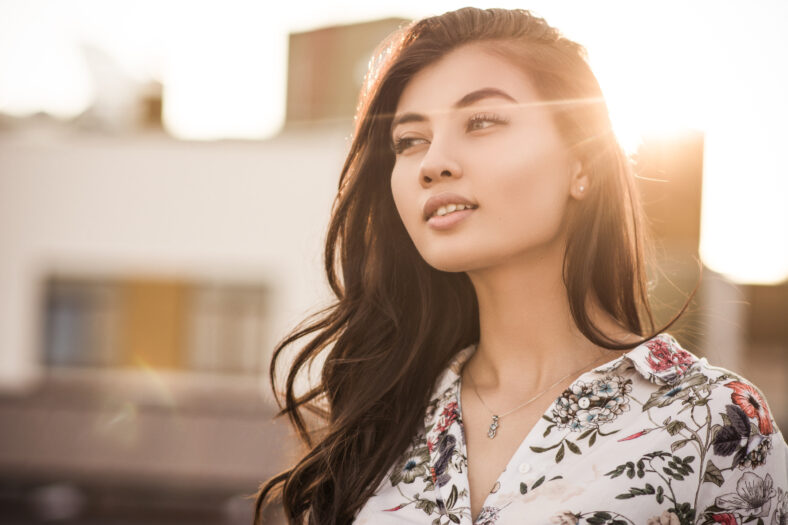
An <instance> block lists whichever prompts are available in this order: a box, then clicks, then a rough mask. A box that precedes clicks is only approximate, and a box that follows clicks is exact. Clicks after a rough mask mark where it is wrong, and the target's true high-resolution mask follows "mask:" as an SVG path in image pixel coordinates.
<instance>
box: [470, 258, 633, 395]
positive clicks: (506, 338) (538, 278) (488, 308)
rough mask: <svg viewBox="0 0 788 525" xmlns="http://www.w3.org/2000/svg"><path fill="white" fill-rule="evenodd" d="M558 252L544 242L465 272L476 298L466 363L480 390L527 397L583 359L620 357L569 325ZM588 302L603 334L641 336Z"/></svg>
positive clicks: (624, 337) (596, 361)
mask: <svg viewBox="0 0 788 525" xmlns="http://www.w3.org/2000/svg"><path fill="white" fill-rule="evenodd" d="M562 256H563V252H562V250H559V249H552V250H551V249H550V248H546V249H545V250H544V251H542V252H541V253H539V254H538V255H534V254H532V253H531V254H528V255H526V256H522V257H520V258H518V259H511V260H508V261H506V262H505V263H504V264H500V265H497V266H495V267H493V268H485V269H484V270H479V271H473V272H469V273H468V275H469V277H470V279H471V282H472V283H473V286H474V288H475V291H476V296H477V299H478V303H479V323H480V338H479V345H478V348H477V350H476V352H475V353H474V355H473V356H472V357H471V359H470V360H469V361H468V363H466V368H467V369H468V370H470V372H471V375H472V376H473V381H474V383H475V384H476V385H477V388H478V389H479V390H480V391H485V390H486V391H487V392H488V393H490V394H491V395H495V393H496V392H506V393H508V394H514V395H520V396H523V395H527V394H528V393H529V392H534V391H538V390H540V389H543V388H545V387H547V386H549V385H550V384H551V383H552V382H554V381H556V380H557V379H559V378H561V377H562V376H564V375H565V374H567V373H569V372H571V371H573V370H575V369H577V368H578V367H581V366H583V365H584V364H586V365H587V367H584V368H588V369H590V368H593V366H594V365H598V364H601V363H604V362H606V361H608V360H612V359H615V358H617V357H618V356H620V355H621V353H620V351H615V350H608V349H606V348H604V347H601V346H597V345H595V344H594V343H592V342H591V341H589V340H588V339H587V338H586V337H585V336H584V335H583V334H582V333H581V332H580V330H579V329H578V328H577V326H576V325H575V323H574V320H573V318H572V315H571V311H570V307H569V300H568V298H567V293H566V287H565V286H564V284H563V281H562V278H561V262H562V261H561V258H562ZM587 305H588V308H589V310H588V311H589V316H590V318H591V320H592V321H593V322H594V323H595V324H596V325H597V326H598V327H599V328H600V329H602V331H603V332H604V333H606V334H608V335H610V336H613V337H617V338H620V339H622V340H624V341H627V342H630V341H636V340H638V339H639V337H638V336H637V335H636V334H632V333H631V332H629V331H627V330H625V329H623V328H622V327H621V326H620V325H619V324H618V323H617V322H616V321H615V319H613V318H612V316H610V315H609V314H607V313H606V312H604V311H603V310H602V309H601V308H600V307H599V306H598V305H597V303H596V302H594V301H593V300H589V301H588V302H587ZM583 371H585V370H584V369H581V372H583Z"/></svg>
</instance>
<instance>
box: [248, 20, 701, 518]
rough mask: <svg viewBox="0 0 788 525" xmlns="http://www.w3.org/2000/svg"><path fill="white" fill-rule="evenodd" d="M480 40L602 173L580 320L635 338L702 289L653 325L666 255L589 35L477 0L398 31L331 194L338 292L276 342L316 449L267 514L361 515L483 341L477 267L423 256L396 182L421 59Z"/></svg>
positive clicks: (576, 236) (275, 486)
mask: <svg viewBox="0 0 788 525" xmlns="http://www.w3.org/2000/svg"><path fill="white" fill-rule="evenodd" d="M469 43H474V44H478V45H483V46H485V48H486V49H488V50H489V51H490V52H493V53H498V54H499V55H500V56H503V57H505V58H506V59H508V60H510V61H511V62H512V63H513V64H516V65H517V66H520V67H522V68H523V70H524V71H525V72H526V73H527V74H528V75H529V78H530V79H531V80H532V81H533V84H534V86H535V87H536V89H537V92H538V93H539V95H540V97H541V98H542V99H543V100H544V101H545V102H547V103H548V107H550V108H551V111H552V114H553V117H554V119H555V122H556V124H557V126H558V129H559V131H560V133H561V135H562V137H563V139H564V140H565V142H566V144H567V146H568V147H569V148H571V149H572V150H573V151H574V152H575V154H576V155H577V156H578V157H577V158H578V159H580V160H581V162H582V165H583V169H584V172H585V173H587V174H588V175H589V178H590V185H589V186H590V187H589V189H588V190H587V191H588V195H587V197H586V198H585V199H583V200H581V201H580V202H579V205H578V206H577V207H575V209H572V210H570V211H569V212H568V213H570V216H569V217H567V220H568V223H567V224H568V238H567V247H566V252H565V255H564V261H563V279H564V283H565V286H566V292H567V297H568V300H569V304H570V305H571V313H572V316H573V318H574V321H575V323H576V325H577V327H578V328H579V330H580V331H581V332H582V333H583V334H584V335H585V336H586V337H587V338H588V339H589V340H590V341H592V342H594V343H595V344H597V345H599V346H603V347H605V348H608V349H616V350H628V349H631V348H634V347H635V346H637V345H639V344H641V343H642V342H644V341H647V340H648V339H650V338H652V337H654V336H655V335H657V334H658V333H660V332H662V331H664V330H666V329H667V328H669V327H670V326H671V325H672V324H673V323H674V322H675V321H676V320H677V319H678V318H679V317H680V316H681V315H682V314H683V313H684V310H686V308H687V306H688V305H689V303H690V301H691V299H692V297H693V296H694V295H695V292H696V291H697V289H698V286H696V287H695V290H693V292H692V294H691V295H690V296H689V298H688V299H687V301H686V303H685V304H684V306H683V307H682V308H681V310H680V311H679V312H678V314H676V315H675V317H673V319H671V320H670V322H668V323H667V324H666V325H664V326H662V327H660V328H658V329H655V323H654V318H653V314H652V310H651V307H650V306H649V300H648V291H649V286H648V280H647V275H646V264H647V262H648V263H650V262H651V258H652V257H653V252H652V248H651V247H650V246H651V243H650V241H647V234H648V231H647V226H648V224H647V222H646V221H645V218H644V215H643V212H642V208H641V204H640V201H639V199H638V194H637V191H636V188H635V181H634V169H633V166H632V163H631V162H630V160H629V159H628V158H627V157H626V155H625V154H624V152H623V151H622V149H621V147H620V145H619V143H618V142H617V140H616V137H615V136H614V134H613V130H612V126H611V122H610V118H609V116H608V111H607V107H606V104H605V102H604V99H603V98H602V92H601V89H600V87H599V84H598V82H597V80H596V78H595V76H594V74H593V73H592V71H591V69H590V67H589V65H588V62H587V57H586V52H585V49H584V48H583V47H582V46H580V45H579V44H577V43H575V42H573V41H571V40H569V39H567V38H565V37H563V36H562V35H561V34H560V33H559V32H558V31H557V30H556V29H554V28H553V27H551V26H549V25H548V24H547V23H546V22H545V21H544V20H543V19H542V18H539V17H537V16H534V15H533V14H531V13H530V12H529V11H526V10H522V9H516V10H503V9H484V10H482V9H475V8H464V9H460V10H457V11H452V12H449V13H445V14H443V15H440V16H434V17H430V18H426V19H423V20H420V21H416V22H413V23H411V24H410V25H407V26H406V27H403V28H401V29H399V30H397V31H395V32H394V33H393V34H392V35H390V36H389V37H388V38H387V39H386V40H385V41H384V42H383V43H382V44H381V45H380V46H379V47H378V49H377V50H376V52H375V55H374V57H373V59H372V60H371V61H370V68H369V70H368V72H367V75H366V78H365V80H364V84H363V87H362V91H361V95H360V98H359V104H358V108H357V112H356V119H355V131H354V135H353V141H352V144H351V147H350V151H349V153H348V156H347V159H346V161H345V164H344V166H343V168H342V172H341V176H340V179H339V186H338V192H337V195H336V198H335V200H334V205H333V207H332V213H331V219H330V225H329V229H328V232H327V237H326V243H325V252H324V262H325V271H326V275H327V278H328V283H329V285H330V286H331V289H332V290H333V293H334V295H335V296H336V300H335V301H334V302H333V303H332V304H331V305H330V306H328V307H326V308H324V309H322V310H320V311H318V312H317V313H315V314H314V315H312V316H310V317H309V318H307V319H306V320H304V321H303V322H302V323H300V324H299V325H298V326H297V327H295V328H294V329H293V330H292V331H291V332H290V333H289V334H288V335H287V336H286V337H284V339H282V340H281V341H280V342H279V343H278V344H277V345H276V347H275V349H274V353H273V357H272V360H271V367H270V381H271V386H272V388H273V390H274V393H275V397H276V399H277V403H278V404H279V409H280V410H279V412H278V414H277V417H279V416H282V415H285V414H286V415H287V416H288V417H289V419H290V421H291V423H292V425H293V426H294V428H295V429H296V430H297V433H298V436H299V438H300V439H301V441H302V444H303V445H304V449H305V453H304V454H303V456H302V457H301V458H300V459H299V460H298V461H297V462H296V463H295V465H294V466H292V468H288V469H287V470H285V471H284V472H281V473H280V474H278V475H276V476H274V477H273V478H271V479H269V480H268V481H267V482H265V483H263V484H262V485H261V486H260V488H259V491H258V492H257V495H256V505H255V524H259V523H260V521H261V516H262V509H263V507H264V506H265V505H266V504H268V503H270V502H271V501H272V500H278V501H280V502H281V505H282V507H283V509H284V513H285V516H286V518H287V520H288V523H290V524H295V523H297V524H303V523H309V524H320V525H333V524H344V523H350V522H352V521H353V518H354V516H355V515H356V514H357V512H358V511H359V510H360V509H361V507H362V506H363V504H364V503H365V502H366V501H367V500H368V499H369V497H370V496H372V495H373V493H374V492H375V490H376V488H377V487H378V486H379V484H380V483H381V482H382V480H383V477H384V476H385V475H386V473H387V471H388V470H389V468H390V467H391V465H393V464H394V463H395V462H396V460H397V458H398V457H399V456H400V455H401V454H402V453H404V451H405V449H406V448H407V446H408V444H409V442H410V440H411V439H412V437H413V435H415V433H416V432H417V429H418V428H419V426H420V425H423V417H424V411H425V409H426V406H427V403H428V401H429V396H430V394H431V390H432V388H433V386H434V382H435V380H436V379H437V377H438V375H439V373H440V372H441V371H442V370H443V369H444V368H445V367H446V366H447V365H448V362H449V360H450V359H451V358H452V357H453V356H454V354H455V353H456V352H457V351H458V350H460V349H462V348H464V347H466V346H467V345H469V344H472V343H475V342H477V341H478V339H479V311H478V303H477V299H476V295H475V292H474V289H473V286H472V285H471V282H470V279H469V278H468V276H467V274H465V273H463V272H459V273H451V272H443V271H439V270H436V269H435V268H433V267H431V266H430V265H429V264H427V263H426V262H425V261H424V259H423V258H422V257H421V255H420V254H419V253H418V251H417V250H416V247H415V245H414V244H413V242H412V241H411V239H410V237H409V236H408V233H407V231H406V230H405V227H404V225H403V223H402V221H401V219H400V217H399V215H398V213H397V210H396V208H395V205H394V200H393V197H392V193H391V188H390V175H391V172H392V169H393V166H394V153H393V151H392V148H391V145H390V137H389V127H390V124H391V120H392V116H393V114H394V112H395V110H396V107H397V103H398V100H399V97H400V94H401V93H402V91H403V89H404V87H405V86H406V84H407V83H408V81H409V80H410V79H411V78H412V77H413V76H414V74H416V73H417V72H419V71H420V70H421V69H422V68H424V67H425V66H428V65H430V64H432V63H434V62H436V61H437V60H440V59H441V57H443V56H445V55H446V54H447V53H448V52H450V51H452V50H455V49H457V48H458V47H460V46H463V45H466V44H469ZM524 227H527V226H524ZM340 276H341V277H340ZM698 283H700V281H698ZM589 294H593V296H595V298H596V299H597V300H598V302H599V304H600V305H601V306H602V307H603V308H604V309H605V310H606V311H607V312H609V313H610V314H611V315H612V316H613V318H614V319H616V320H617V321H618V322H619V324H620V325H621V326H623V327H625V328H627V329H628V330H629V331H630V332H633V333H636V334H638V335H640V336H641V337H642V338H643V339H642V340H641V341H639V342H635V343H629V344H625V343H623V342H620V341H617V340H615V339H613V338H611V337H609V336H608V335H606V334H605V333H603V332H602V331H601V330H600V329H599V328H598V327H597V326H595V325H594V324H593V322H592V321H591V319H590V318H589V315H588V312H587V310H586V304H587V303H586V300H587V298H588V297H589ZM646 323H647V327H646V326H645V325H646ZM306 336H312V337H311V338H310V339H309V340H308V341H307V342H306V343H305V344H304V345H303V348H301V349H300V351H298V352H297V353H296V355H295V356H294V359H293V360H292V362H291V363H290V368H289V370H288V373H287V379H286V383H285V387H284V392H281V393H280V392H277V391H276V384H277V380H276V368H277V362H278V361H279V360H280V359H281V358H282V356H283V351H284V350H285V348H286V347H288V346H290V345H292V344H293V343H295V342H296V341H297V340H299V339H301V338H304V337H306ZM317 359H324V364H323V366H322V369H321V375H320V380H319V382H317V384H316V386H312V385H310V387H309V388H307V389H306V392H304V393H301V394H297V393H296V391H295V390H296V388H295V387H296V385H297V384H298V381H297V377H299V375H301V374H303V373H308V372H309V370H310V368H311V365H312V364H313V363H314V362H315V361H316V360H317Z"/></svg>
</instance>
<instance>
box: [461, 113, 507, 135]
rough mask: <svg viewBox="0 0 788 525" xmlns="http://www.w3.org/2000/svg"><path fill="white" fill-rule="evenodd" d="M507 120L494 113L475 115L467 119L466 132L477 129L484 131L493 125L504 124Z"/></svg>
mask: <svg viewBox="0 0 788 525" xmlns="http://www.w3.org/2000/svg"><path fill="white" fill-rule="evenodd" d="M507 122H509V120H508V119H506V118H504V117H502V116H500V115H498V114H496V113H476V114H475V115H473V116H472V117H471V118H469V119H468V127H467V129H468V131H476V130H479V129H486V128H489V127H490V126H494V125H495V124H506V123H507Z"/></svg>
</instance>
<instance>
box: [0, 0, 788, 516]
mask: <svg viewBox="0 0 788 525" xmlns="http://www.w3.org/2000/svg"><path fill="white" fill-rule="evenodd" d="M328 4H331V5H328ZM465 5H468V4H464V3H460V2H451V1H434V2H424V1H418V2H417V1H410V0H406V1H399V2H396V3H395V2H366V3H357V4H354V3H348V2H331V3H326V2H323V3H308V2H298V1H296V2H288V3H286V4H280V5H277V6H276V7H272V6H271V5H270V4H267V3H264V2H262V1H259V2H253V1H248V2H240V1H227V0H225V1H222V2H219V1H213V2H207V1H201V2H186V1H172V0H170V1H167V0H158V1H155V2H154V1H139V0H138V1H135V2H128V1H125V2H124V1H99V0H92V1H89V0H83V1H77V0H62V1H50V2H45V1H40V0H28V1H9V0H4V1H3V0H0V522H2V523H18V524H23V523H24V524H26V523H43V522H56V523H74V524H77V523H78V524H94V523H96V524H98V523H113V524H115V523H117V524H121V523H122V524H138V523H146V524H169V523H186V522H188V523H190V524H192V525H197V524H203V523H206V524H207V523H217V524H236V523H239V524H240V523H250V521H251V515H252V513H251V504H252V500H250V499H249V498H248V496H249V495H252V494H254V492H255V491H256V488H257V485H258V484H259V483H260V482H262V481H264V480H266V479H268V477H270V476H271V475H273V474H275V473H276V472H278V471H279V470H281V469H282V468H284V467H285V466H287V465H288V464H289V463H290V462H291V461H293V460H294V459H295V457H296V454H297V452H298V451H297V449H296V441H295V439H294V437H293V433H292V431H291V429H290V428H289V427H288V425H287V421H284V420H281V419H280V420H273V419H272V417H273V415H274V413H275V412H276V410H275V404H274V402H273V397H272V394H271V391H270V386H269V383H268V379H267V373H268V363H269V360H270V357H271V350H272V348H273V346H274V345H275V343H276V342H277V341H279V339H280V338H281V337H283V336H284V335H285V334H286V332H287V331H288V330H289V329H290V328H292V327H293V326H294V325H295V324H296V323H298V322H299V321H301V320H302V319H303V318H304V317H305V316H306V315H308V314H309V313H312V312H314V311H316V310H317V309H318V308H320V307H322V306H326V305H327V304H328V303H329V301H330V299H331V296H330V294H329V290H328V287H327V284H326V281H325V278H324V276H323V273H322V270H321V268H322V248H323V240H324V235H325V230H326V226H327V223H328V217H329V211H330V206H331V202H332V199H333V197H334V193H335V191H336V188H337V183H338V178H339V172H340V169H341V167H342V163H343V161H344V155H345V153H346V152H347V149H348V146H349V139H350V134H351V131H352V117H353V110H354V108H355V104H356V101H357V96H358V91H359V89H360V85H361V80H362V77H363V75H364V72H365V70H366V67H367V63H368V61H369V59H370V56H371V53H372V51H373V49H374V48H375V46H376V45H377V44H378V43H379V42H380V41H381V40H382V39H383V38H384V37H385V36H386V35H387V34H389V33H390V32H391V31H393V30H394V29H396V28H397V27H399V26H400V25H401V24H403V23H405V22H407V21H408V20H410V19H413V18H420V17H422V16H427V15H431V14H439V13H442V12H444V11H447V10H451V9H456V8H459V7H463V6H465ZM472 5H475V6H477V7H524V8H528V9H531V10H533V11H534V12H536V13H537V14H539V15H541V16H544V17H545V18H546V19H547V21H548V22H549V23H551V24H552V25H554V26H556V27H558V28H559V29H561V30H562V31H563V32H564V33H565V34H566V35H567V36H569V37H570V38H573V39H575V40H577V41H579V42H580V43H582V44H584V45H585V46H586V47H587V49H588V51H589V57H590V61H591V65H592V67H593V69H594V71H595V72H596V74H597V76H598V78H599V80H600V83H601V84H602V88H603V90H604V92H605V95H606V98H607V101H608V105H609V107H610V111H611V116H612V118H613V121H614V124H615V128H616V132H617V134H618V136H619V137H620V140H621V142H622V144H623V145H624V146H625V148H626V149H627V151H628V152H629V153H630V154H632V155H633V157H634V158H636V159H637V163H638V166H639V168H640V172H639V177H638V181H637V182H638V186H639V189H640V191H641V192H642V195H643V199H644V201H645V203H646V209H647V212H648V215H649V220H650V222H651V227H652V229H653V231H654V233H655V234H656V237H657V254H658V263H659V267H658V268H656V267H655V268H653V269H652V270H651V274H650V277H651V281H652V285H653V293H654V296H653V297H654V308H655V313H656V317H657V321H658V322H666V321H667V320H669V319H670V318H671V317H672V316H673V315H674V314H675V313H676V312H677V311H678V309H679V308H680V307H681V305H682V304H683V303H684V301H685V299H686V297H687V295H688V294H689V293H690V292H691V291H692V289H693V288H694V286H695V284H696V282H697V280H698V278H699V274H698V266H697V263H696V260H698V259H699V260H700V261H701V262H702V263H703V279H702V282H701V285H700V289H699V291H698V293H697V295H696V297H695V299H694V300H693V302H692V304H691V307H690V309H689V310H688V312H687V313H686V314H685V315H684V316H683V317H682V319H681V321H680V322H679V323H678V324H677V325H675V326H674V328H673V329H671V330H670V333H672V334H673V335H674V336H676V337H677V339H678V340H679V341H680V342H681V343H682V344H683V345H684V346H685V347H686V348H687V349H689V350H691V351H693V352H695V353H696V354H698V355H701V356H706V357H708V359H709V361H710V362H711V363H712V364H715V365H718V366H722V367H724V368H730V369H732V370H735V371H738V372H740V373H742V374H743V375H744V376H745V377H746V378H748V379H750V380H751V381H753V382H754V383H755V384H756V385H758V386H759V387H760V388H761V389H762V391H763V392H764V393H765V395H766V398H767V400H768V401H769V403H770V405H771V409H772V411H773V413H774V414H773V415H774V417H775V419H776V421H777V423H778V426H779V427H780V428H781V429H783V431H786V430H788V381H786V372H788V359H787V358H786V355H787V354H788V313H787V312H788V284H786V279H788V206H786V199H788V167H786V163H785V161H784V156H783V154H784V152H785V151H786V146H785V144H786V143H788V128H787V127H786V125H785V123H786V122H788V98H787V97H786V93H788V33H786V32H785V30H784V28H785V27H786V26H788V4H786V3H785V2H779V1H774V2H767V1H760V2H733V1H731V2H705V1H697V2H670V1H668V2H666V1H660V2H632V1H606V2H583V1H562V2H555V1H548V0H539V1H533V2H527V3H524V2H517V3H514V2H506V1H502V2H497V3H495V4H493V3H482V2H477V3H474V4H472ZM280 522H281V516H279V515H277V513H276V512H271V513H269V514H268V515H267V516H266V523H280Z"/></svg>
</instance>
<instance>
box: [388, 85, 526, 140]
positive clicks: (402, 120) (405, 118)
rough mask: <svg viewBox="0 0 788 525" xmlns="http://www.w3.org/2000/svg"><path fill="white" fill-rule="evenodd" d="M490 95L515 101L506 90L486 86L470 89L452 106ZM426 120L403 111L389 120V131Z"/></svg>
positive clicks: (470, 102) (457, 106) (465, 104)
mask: <svg viewBox="0 0 788 525" xmlns="http://www.w3.org/2000/svg"><path fill="white" fill-rule="evenodd" d="M492 97H497V98H502V99H505V100H508V101H510V102H513V103H515V104H516V103H517V101H516V100H515V99H514V97H512V96H511V95H509V94H508V93H507V92H505V91H502V90H500V89H498V88H493V87H486V88H481V89H477V90H476V91H471V92H470V93H468V94H467V95H465V96H464V97H462V98H461V99H460V100H458V101H457V102H455V103H454V105H453V106H452V108H453V109H461V108H464V107H466V106H470V105H471V104H475V103H476V102H478V101H480V100H483V99H485V98H492ZM426 120H427V117H425V116H424V115H422V114H420V113H404V114H402V115H399V116H397V117H395V118H394V120H393V121H392V122H391V131H394V128H396V127H397V126H399V125H400V124H406V123H408V122H424V121H426Z"/></svg>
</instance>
